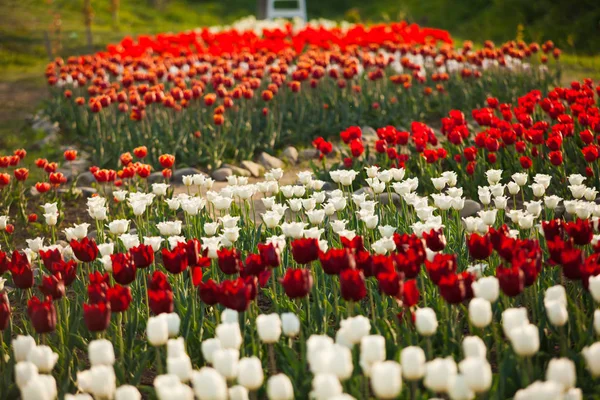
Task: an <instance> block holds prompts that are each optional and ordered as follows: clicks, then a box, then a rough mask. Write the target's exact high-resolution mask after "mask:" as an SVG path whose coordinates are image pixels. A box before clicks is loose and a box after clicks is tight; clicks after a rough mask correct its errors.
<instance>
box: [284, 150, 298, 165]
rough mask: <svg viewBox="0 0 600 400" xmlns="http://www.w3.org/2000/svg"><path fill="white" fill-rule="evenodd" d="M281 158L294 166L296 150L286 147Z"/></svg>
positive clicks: (296, 157) (296, 158)
mask: <svg viewBox="0 0 600 400" xmlns="http://www.w3.org/2000/svg"><path fill="white" fill-rule="evenodd" d="M281 157H282V158H283V159H284V160H286V161H287V162H288V163H290V164H292V165H294V164H296V163H297V162H298V150H296V148H295V147H293V146H288V147H286V148H285V149H283V151H282V152H281Z"/></svg>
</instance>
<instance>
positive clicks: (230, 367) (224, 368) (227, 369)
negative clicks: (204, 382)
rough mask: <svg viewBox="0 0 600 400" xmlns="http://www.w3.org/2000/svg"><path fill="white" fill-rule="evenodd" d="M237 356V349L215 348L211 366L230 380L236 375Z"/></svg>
mask: <svg viewBox="0 0 600 400" xmlns="http://www.w3.org/2000/svg"><path fill="white" fill-rule="evenodd" d="M239 358H240V351H239V350H238V349H220V350H217V351H215V352H214V354H213V367H214V368H215V369H216V370H217V371H218V372H219V373H220V374H221V375H223V376H224V377H225V378H227V379H228V380H232V379H234V378H235V377H236V376H237V369H238V360H239Z"/></svg>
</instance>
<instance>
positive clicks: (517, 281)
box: [496, 265, 525, 297]
mask: <svg viewBox="0 0 600 400" xmlns="http://www.w3.org/2000/svg"><path fill="white" fill-rule="evenodd" d="M496 277H497V278H498V283H499V284H500V289H502V292H503V293H504V294H505V295H507V296H510V297H515V296H517V295H519V294H520V293H521V292H522V291H523V289H525V273H524V272H523V270H522V269H521V268H519V267H517V266H514V267H504V266H503V265H499V266H498V267H497V268H496Z"/></svg>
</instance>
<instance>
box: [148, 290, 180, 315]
mask: <svg viewBox="0 0 600 400" xmlns="http://www.w3.org/2000/svg"><path fill="white" fill-rule="evenodd" d="M148 306H149V307H150V310H151V311H152V313H153V314H155V315H158V314H162V313H167V314H168V313H172V312H173V309H174V303H173V292H172V291H170V290H148Z"/></svg>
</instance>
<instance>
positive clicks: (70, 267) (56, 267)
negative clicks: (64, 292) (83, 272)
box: [50, 260, 77, 286]
mask: <svg viewBox="0 0 600 400" xmlns="http://www.w3.org/2000/svg"><path fill="white" fill-rule="evenodd" d="M50 272H52V273H53V274H54V275H56V274H60V276H61V278H62V280H63V282H64V283H65V286H71V284H72V283H73V282H74V281H75V279H77V263H76V262H75V261H74V260H69V261H63V260H60V261H59V262H54V263H52V266H51V267H50Z"/></svg>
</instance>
